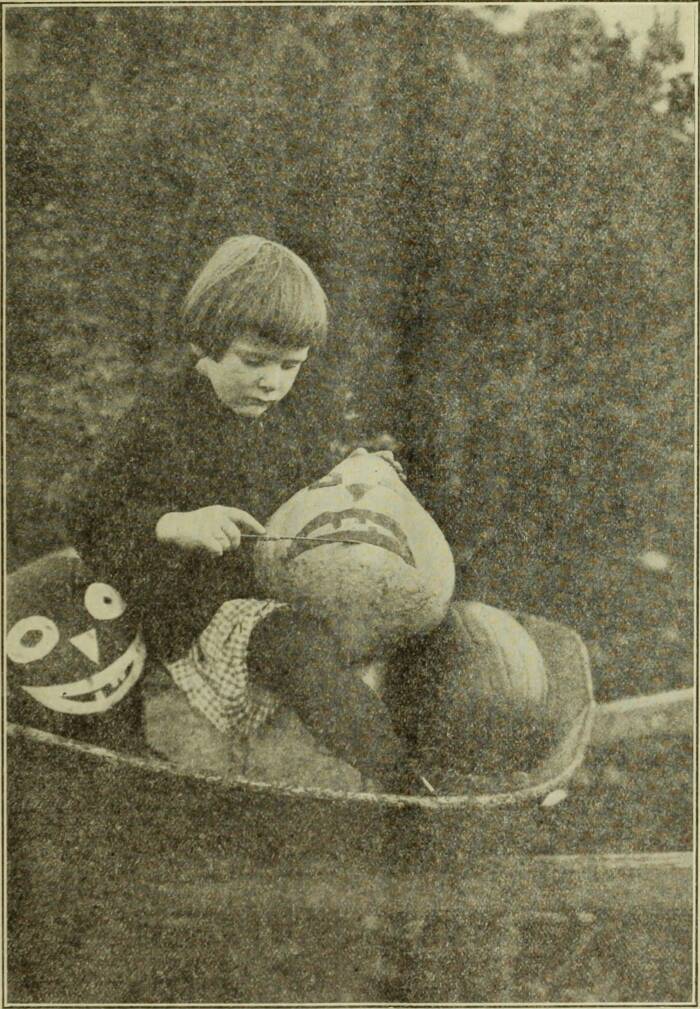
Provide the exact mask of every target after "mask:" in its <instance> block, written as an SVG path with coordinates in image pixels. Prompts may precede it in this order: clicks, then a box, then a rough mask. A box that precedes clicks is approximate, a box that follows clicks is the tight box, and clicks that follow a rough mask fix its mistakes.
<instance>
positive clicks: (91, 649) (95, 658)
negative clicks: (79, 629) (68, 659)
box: [70, 627, 100, 666]
mask: <svg viewBox="0 0 700 1009" xmlns="http://www.w3.org/2000/svg"><path fill="white" fill-rule="evenodd" d="M70 643H71V644H72V645H75V647H76V648H77V649H78V651H79V652H82V653H83V655H87V657H88V658H89V659H90V661H91V662H94V663H95V665H96V666H98V665H99V664H100V649H99V647H98V645H97V631H96V630H95V628H94V627H93V628H92V630H91V631H85V633H84V634H77V635H76V636H75V637H74V638H71V639H70Z"/></svg>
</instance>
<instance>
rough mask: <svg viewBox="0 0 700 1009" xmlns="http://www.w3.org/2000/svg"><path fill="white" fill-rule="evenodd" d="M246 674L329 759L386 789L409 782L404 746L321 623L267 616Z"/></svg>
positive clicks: (285, 613) (288, 611) (289, 614)
mask: <svg viewBox="0 0 700 1009" xmlns="http://www.w3.org/2000/svg"><path fill="white" fill-rule="evenodd" d="M248 669H249V671H250V676H251V681H252V682H253V683H255V684H258V685H260V686H262V687H265V688H266V689H269V690H272V691H274V693H275V694H276V695H277V696H278V697H280V698H281V699H282V700H284V701H285V702H286V703H287V704H288V705H289V706H290V707H291V708H293V709H294V710H295V711H296V713H297V714H298V715H299V717H300V718H301V720H302V721H303V722H304V724H305V725H306V726H307V727H308V728H309V729H310V730H311V732H312V733H313V734H314V735H315V736H316V737H317V739H319V740H321V741H322V742H323V743H325V744H326V745H327V746H328V748H329V749H330V750H332V751H333V753H335V754H336V755H337V756H339V757H341V758H342V759H343V760H346V761H347V762H348V763H349V764H352V765H353V766H354V767H356V768H357V769H358V770H360V771H361V772H362V773H363V774H365V775H368V776H369V777H371V778H374V779H376V780H377V781H378V782H379V783H380V784H381V785H382V786H383V787H385V788H387V789H392V790H393V789H395V788H396V789H403V787H404V786H405V784H406V783H407V782H408V783H410V778H411V774H410V770H408V769H407V768H406V747H405V745H404V743H403V741H402V740H401V739H400V738H399V736H398V735H397V734H396V732H395V731H394V727H393V724H392V720H391V717H390V715H389V711H388V709H387V708H386V706H385V705H384V703H383V702H382V701H381V700H380V698H379V697H378V696H377V695H376V694H375V693H374V691H373V690H371V689H370V688H369V687H368V686H366V685H365V684H364V683H363V682H362V680H361V679H360V678H359V676H357V675H356V674H355V673H353V672H352V671H351V670H349V669H347V668H346V667H345V666H344V664H343V660H342V658H341V655H340V650H339V648H338V644H337V642H336V639H335V637H334V635H333V634H332V632H331V631H330V630H329V628H328V627H327V626H326V625H325V624H324V622H323V621H322V620H320V619H318V618H317V617H315V616H313V615H311V614H309V613H307V612H306V611H303V610H301V609H297V608H293V607H285V608H284V609H278V610H275V611H274V612H273V613H271V614H270V615H269V616H266V617H265V618H264V619H263V620H261V621H260V623H258V624H257V625H256V627H255V629H254V630H253V632H252V634H251V637H250V642H249V646H248Z"/></svg>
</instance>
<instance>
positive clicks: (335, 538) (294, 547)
mask: <svg viewBox="0 0 700 1009" xmlns="http://www.w3.org/2000/svg"><path fill="white" fill-rule="evenodd" d="M324 529H325V531H324ZM317 530H318V531H319V532H318V535H317V536H313V537H312V542H308V541H306V542H302V541H300V540H296V541H295V542H293V543H292V544H291V545H290V547H289V549H288V550H287V554H286V560H288V561H292V560H294V559H295V558H296V557H298V556H299V555H300V554H303V553H306V551H307V550H315V549H316V547H322V546H323V545H324V544H326V543H339V542H340V543H342V542H343V536H347V545H348V546H351V545H352V544H353V543H357V542H360V543H369V544H371V545H372V546H375V547H381V548H382V549H383V550H388V551H389V552H390V553H392V554H396V556H397V557H400V558H401V560H402V561H405V562H406V564H410V565H411V567H415V566H416V561H415V558H414V556H413V551H412V550H411V548H410V546H409V543H408V539H407V537H406V534H405V532H404V531H403V529H402V528H401V526H400V525H399V524H398V522H395V521H394V520H393V519H391V518H389V516H388V515H382V514H381V513H380V512H372V511H368V510H367V509H366V508H347V509H346V510H345V511H339V512H323V513H322V514H321V515H317V516H316V518H314V519H312V520H311V522H307V524H306V525H305V526H304V528H303V529H301V530H300V531H299V533H298V535H299V536H309V537H311V536H312V534H313V533H315V532H316V531H317Z"/></svg>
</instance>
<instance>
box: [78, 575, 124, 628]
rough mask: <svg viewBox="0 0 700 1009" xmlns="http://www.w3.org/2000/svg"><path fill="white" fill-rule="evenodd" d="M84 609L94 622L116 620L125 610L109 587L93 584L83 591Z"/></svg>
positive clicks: (116, 593)
mask: <svg viewBox="0 0 700 1009" xmlns="http://www.w3.org/2000/svg"><path fill="white" fill-rule="evenodd" d="M85 609H86V610H87V611H88V613H89V614H90V616H91V617H94V618H95V620H116V619H117V617H120V616H121V615H122V613H123V612H124V610H125V609H126V603H125V602H124V600H123V599H122V597H121V596H120V595H119V593H118V592H117V590H116V589H113V588H112V586H111V585H105V583H104V582H93V583H92V585H88V587H87V588H86V589H85Z"/></svg>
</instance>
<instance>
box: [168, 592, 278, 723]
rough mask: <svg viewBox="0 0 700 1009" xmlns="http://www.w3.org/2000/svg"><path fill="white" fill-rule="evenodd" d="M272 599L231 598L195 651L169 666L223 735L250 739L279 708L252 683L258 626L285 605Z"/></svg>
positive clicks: (275, 702)
mask: <svg viewBox="0 0 700 1009" xmlns="http://www.w3.org/2000/svg"><path fill="white" fill-rule="evenodd" d="M283 605H284V604H283V603H276V602H273V601H272V600H270V599H265V600H263V599H230V600H229V601H228V602H225V603H224V604H223V605H222V606H220V607H219V609H218V610H217V611H216V613H215V614H214V617H213V618H212V620H211V623H210V624H209V625H208V626H207V627H206V628H205V629H204V630H203V631H202V633H201V634H200V635H199V637H198V638H197V640H196V641H195V643H194V644H193V645H192V647H191V648H190V650H189V651H188V652H187V653H186V654H185V655H183V656H182V658H180V659H176V660H175V662H169V663H167V668H168V670H169V672H170V674H171V676H172V678H173V680H174V681H175V683H176V684H177V686H178V687H180V688H181V689H182V690H184V691H185V693H186V694H187V697H188V699H189V702H190V704H191V705H192V706H193V707H195V708H197V710H198V711H201V712H202V714H203V715H205V716H206V717H207V718H208V719H209V721H210V722H211V723H212V724H213V725H215V726H216V728H217V729H219V730H220V731H221V732H235V733H236V734H238V735H241V736H248V735H250V734H251V733H253V732H255V731H256V730H257V729H259V728H260V726H261V725H263V723H264V722H265V721H267V719H268V718H269V717H270V715H272V713H273V712H274V711H275V710H276V708H277V707H278V705H279V701H278V700H277V698H276V697H275V696H274V695H273V694H272V693H270V691H269V690H265V689H263V688H262V687H256V686H255V685H254V684H251V683H249V682H248V664H247V661H246V659H247V654H248V642H249V641H250V635H251V634H252V632H253V628H254V627H255V625H256V624H257V623H259V622H260V621H261V620H262V619H263V618H264V617H266V616H268V615H269V614H270V613H272V612H274V610H276V609H279V608H280V607H282V606H283Z"/></svg>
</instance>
